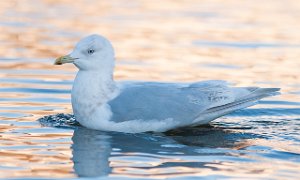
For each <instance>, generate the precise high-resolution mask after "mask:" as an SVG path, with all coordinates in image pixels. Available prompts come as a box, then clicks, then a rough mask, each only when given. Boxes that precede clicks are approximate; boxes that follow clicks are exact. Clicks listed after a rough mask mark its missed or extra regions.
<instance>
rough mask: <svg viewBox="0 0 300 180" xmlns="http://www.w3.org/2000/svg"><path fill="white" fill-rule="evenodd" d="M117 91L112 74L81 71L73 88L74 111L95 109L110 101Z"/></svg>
mask: <svg viewBox="0 0 300 180" xmlns="http://www.w3.org/2000/svg"><path fill="white" fill-rule="evenodd" d="M116 91H117V86H116V84H115V82H114V80H113V76H112V73H110V74H108V73H107V72H106V73H101V72H94V71H81V70H80V71H79V72H78V73H77V75H76V78H75V81H74V83H73V88H72V106H73V111H75V112H74V113H76V111H80V109H81V108H83V107H84V106H86V107H88V108H89V109H93V108H96V107H93V106H100V105H102V104H104V103H106V102H107V101H109V100H110V99H111V98H112V97H113V96H114V94H115V93H116Z"/></svg>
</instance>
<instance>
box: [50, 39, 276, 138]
mask: <svg viewBox="0 0 300 180" xmlns="http://www.w3.org/2000/svg"><path fill="white" fill-rule="evenodd" d="M114 54H115V53H114V49H113V46H112V44H111V43H110V41H109V40H107V39H106V38H105V37H103V36H101V35H96V34H93V35H90V36H88V37H85V38H83V39H82V40H80V41H79V42H78V43H77V45H76V46H75V48H74V49H73V51H72V52H71V53H70V54H69V55H66V56H62V57H59V58H57V59H56V60H55V63H54V64H55V65H62V64H65V63H73V64H74V65H75V66H76V67H77V68H78V69H79V70H78V72H77V75H76V78H75V80H74V83H73V87H72V93H71V101H72V108H73V113H74V116H75V119H76V120H77V121H78V122H79V123H80V124H81V125H82V126H84V127H86V128H90V129H96V130H103V131H118V132H127V133H139V132H147V131H152V132H164V131H168V130H171V129H175V128H180V127H186V126H198V125H203V124H207V123H209V122H210V121H212V120H214V119H216V118H218V117H221V116H223V115H226V114H228V113H231V112H233V111H236V110H239V109H242V108H246V107H249V106H252V105H255V104H256V103H257V102H258V100H260V99H262V98H265V97H268V96H273V95H277V94H279V90H280V89H279V88H259V87H230V86H229V85H228V84H227V83H226V81H220V80H210V81H200V82H193V83H163V82H117V81H115V80H114V79H113V71H114V65H115V55H114Z"/></svg>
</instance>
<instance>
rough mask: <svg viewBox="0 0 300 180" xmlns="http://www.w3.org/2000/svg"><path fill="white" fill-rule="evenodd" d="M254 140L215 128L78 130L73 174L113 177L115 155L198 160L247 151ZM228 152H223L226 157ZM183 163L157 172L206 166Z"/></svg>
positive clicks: (171, 163) (76, 131)
mask: <svg viewBox="0 0 300 180" xmlns="http://www.w3.org/2000/svg"><path fill="white" fill-rule="evenodd" d="M253 136H254V135H253V134H248V135H245V133H239V132H236V131H228V130H224V129H220V128H215V127H212V126H206V127H200V128H199V127H198V128H190V129H183V130H182V129H181V130H175V131H170V132H167V133H164V134H153V133H140V134H126V133H116V132H102V131H96V130H90V129H86V128H83V127H78V128H77V129H75V131H74V134H73V137H72V140H73V145H72V150H73V162H74V171H75V173H76V174H77V175H78V176H79V177H97V176H106V175H108V174H110V173H112V169H113V167H111V163H112V162H110V158H111V157H113V156H114V154H116V153H117V154H120V153H121V154H124V155H125V154H128V153H142V154H154V155H162V154H160V153H161V152H164V153H165V155H166V154H167V155H168V153H169V154H172V156H174V152H180V154H181V156H182V155H183V156H185V155H186V156H199V155H203V154H200V153H199V149H203V148H211V149H215V148H225V149H228V148H229V149H239V148H240V147H245V146H247V141H246V139H250V138H254V137H253ZM113 152H115V153H113ZM226 152H227V151H224V155H225V154H226ZM212 153H213V152H212ZM218 153H220V152H218ZM204 155H207V156H209V155H210V154H204ZM226 155H228V154H226ZM175 156H176V154H175ZM182 163H183V164H178V162H176V163H175V162H165V163H164V164H160V165H158V166H156V167H155V168H160V167H166V166H168V167H175V166H191V167H195V166H197V168H199V166H201V167H203V166H204V165H205V162H196V163H195V162H190V163H189V162H182ZM206 168H207V167H206Z"/></svg>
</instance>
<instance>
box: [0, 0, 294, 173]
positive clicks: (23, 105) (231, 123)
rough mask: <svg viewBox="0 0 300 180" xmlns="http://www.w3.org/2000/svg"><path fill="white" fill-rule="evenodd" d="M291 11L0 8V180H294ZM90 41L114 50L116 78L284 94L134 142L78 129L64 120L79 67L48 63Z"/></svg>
mask: <svg viewBox="0 0 300 180" xmlns="http://www.w3.org/2000/svg"><path fill="white" fill-rule="evenodd" d="M297 4H298V1H297V0H287V1H283V0H276V1H273V2H269V1H266V2H262V1H258V0H253V1H251V2H250V1H249V2H248V1H230V2H229V1H226V2H225V1H222V0H217V1H214V2H211V1H206V0H204V1H201V3H199V2H198V1H193V0H191V1H185V2H179V1H178V2H177V1H162V2H160V3H159V4H157V2H154V1H153V2H152V1H144V0H132V1H130V2H126V3H125V2H123V1H118V0H116V1H96V0H90V1H84V0H79V1H76V3H74V1H71V0H65V1H48V0H41V1H34V0H24V1H1V2H0V14H1V16H0V29H1V35H0V62H1V63H0V159H1V163H0V179H7V178H13V179H15V178H16V179H24V178H27V179H31V178H35V179H41V178H45V179H47V178H55V179H56V178H57V179H58V178H61V179H69V178H81V177H98V178H102V179H109V178H111V179H118V178H121V179H131V178H139V179H147V178H150V179H151V178H152V179H153V178H154V179H165V178H169V179H199V178H203V179H297V178H298V177H299V169H300V133H299V130H300V93H299V92H300V86H299V82H300V71H299V67H300V61H299V59H300V54H299V52H300V47H299V41H298V40H299V31H298V30H297V29H300V27H299V26H300V24H299V23H298V21H299V17H297V12H299V10H300V8H299V6H297ZM265 7H268V8H265ZM278 22H284V23H280V24H278ZM91 33H100V34H102V35H105V36H107V37H108V38H109V39H110V40H111V41H112V44H113V45H114V47H115V50H116V59H117V61H116V71H115V75H114V76H115V79H116V80H139V81H141V80H146V81H174V82H191V81H200V80H209V79H221V80H227V81H229V82H230V84H231V85H235V86H262V87H280V88H282V90H281V93H282V94H281V95H279V96H275V97H270V98H267V99H264V100H262V101H260V102H259V104H258V105H255V106H253V107H251V108H247V109H243V110H239V111H236V112H234V113H232V114H229V115H227V116H224V117H221V118H219V119H217V120H215V121H213V122H211V123H210V124H208V125H206V126H200V127H193V128H182V129H176V130H172V131H168V132H165V133H151V132H149V133H138V134H127V133H118V132H104V131H95V130H90V129H86V128H84V127H82V126H80V124H78V123H77V122H76V120H75V118H74V117H73V115H72V107H71V100H70V90H71V87H72V84H73V79H74V77H75V74H76V68H75V67H74V66H72V65H65V66H54V65H53V62H54V59H55V58H57V57H59V56H61V55H64V54H67V53H69V52H70V51H71V49H72V48H73V46H74V44H75V43H76V42H77V41H78V40H79V39H80V38H82V37H83V36H85V35H87V34H91Z"/></svg>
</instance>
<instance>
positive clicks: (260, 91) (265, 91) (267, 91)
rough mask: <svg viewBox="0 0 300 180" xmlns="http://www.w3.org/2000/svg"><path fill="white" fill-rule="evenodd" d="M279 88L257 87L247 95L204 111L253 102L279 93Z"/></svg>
mask: <svg viewBox="0 0 300 180" xmlns="http://www.w3.org/2000/svg"><path fill="white" fill-rule="evenodd" d="M279 90H280V88H257V89H255V90H254V91H252V92H251V93H250V94H249V95H248V96H245V97H243V98H242V99H238V100H237V101H234V102H232V103H228V104H225V105H222V106H217V107H212V108H210V109H208V110H206V112H213V111H220V110H223V109H227V108H231V107H234V106H238V105H241V104H244V103H248V102H255V101H258V100H260V99H262V98H265V97H269V96H275V95H278V94H280V92H279Z"/></svg>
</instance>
